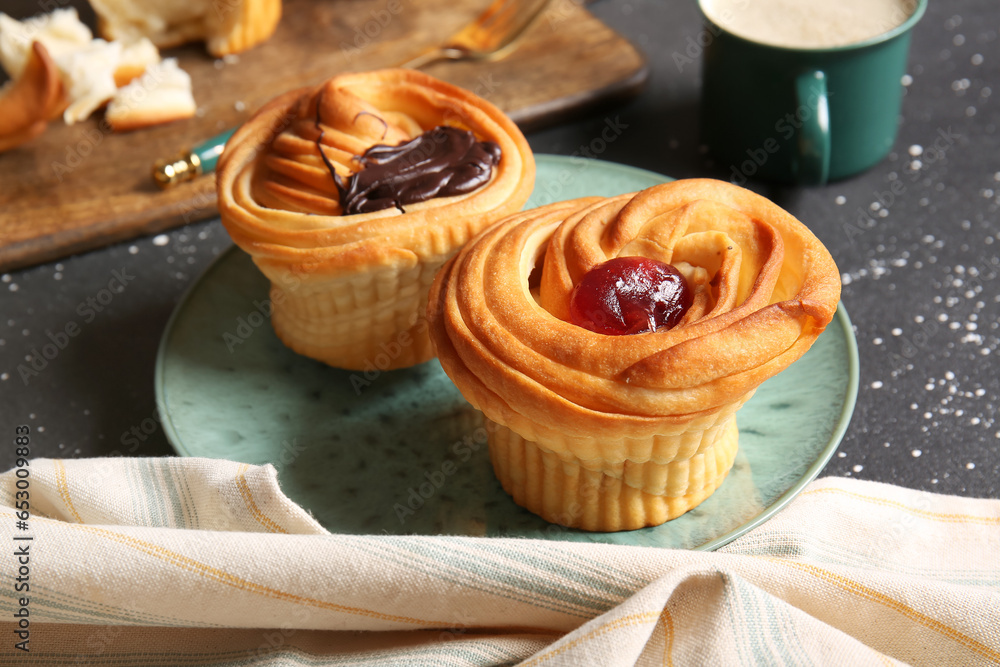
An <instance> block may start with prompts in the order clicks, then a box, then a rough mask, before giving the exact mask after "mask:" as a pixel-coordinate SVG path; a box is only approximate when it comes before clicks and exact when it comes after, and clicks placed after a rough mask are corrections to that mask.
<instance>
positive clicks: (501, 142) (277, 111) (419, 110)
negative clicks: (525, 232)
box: [216, 69, 535, 371]
mask: <svg viewBox="0 0 1000 667" xmlns="http://www.w3.org/2000/svg"><path fill="white" fill-rule="evenodd" d="M442 125H446V126H449V127H452V128H457V130H462V131H468V132H471V134H472V135H473V137H474V139H475V140H478V142H493V143H495V144H496V146H497V147H498V148H499V154H500V157H499V162H498V163H497V164H495V166H493V167H492V170H491V171H490V172H489V173H490V174H491V175H490V176H489V180H488V181H486V182H485V183H484V184H482V185H481V186H479V187H478V188H477V189H475V190H472V191H469V192H465V193H463V194H455V195H452V196H436V197H434V198H432V199H428V200H426V201H422V202H420V203H412V204H403V205H399V206H398V207H394V206H390V207H389V208H384V209H381V210H376V211H373V212H368V213H355V214H350V215H342V213H343V210H344V202H342V201H341V200H340V189H339V187H338V184H337V183H336V182H335V180H334V177H333V172H336V174H337V177H338V178H339V179H341V181H342V183H343V184H345V187H346V184H347V183H348V181H349V179H350V178H351V175H352V174H354V173H362V172H364V171H366V170H367V169H368V168H369V167H365V168H364V169H362V162H361V161H359V158H360V157H361V156H362V154H364V153H365V151H366V150H368V149H370V148H372V147H373V146H376V145H382V146H397V145H399V144H401V143H404V142H408V141H409V140H411V139H414V138H416V137H419V136H427V135H426V133H428V132H429V131H432V130H434V129H435V128H436V127H438V126H442ZM465 136H466V138H468V137H467V135H465ZM321 151H322V152H321ZM534 178H535V162H534V158H533V156H532V153H531V149H530V148H529V146H528V143H527V141H526V140H525V138H524V136H523V135H522V134H521V132H520V130H518V128H517V126H516V125H514V123H513V122H512V121H511V120H510V119H509V118H507V116H505V115H504V114H503V113H502V112H501V111H500V110H499V109H497V108H496V107H495V106H493V105H492V104H490V103H489V102H487V101H486V100H484V99H482V98H480V97H478V96H476V95H474V94H472V93H471V92H469V91H467V90H463V89H461V88H458V87H456V86H453V85H450V84H448V83H445V82H443V81H439V80H438V79H435V78H433V77H431V76H428V75H427V74H424V73H422V72H417V71H413V70H397V69H394V70H381V71H374V72H363V73H357V74H342V75H339V76H337V77H335V78H333V79H330V80H329V81H327V82H326V83H324V84H322V85H320V86H318V87H315V88H308V89H301V90H296V91H292V92H289V93H286V94H285V95H282V96H280V97H278V98H277V99H275V100H273V101H272V102H270V103H269V104H267V105H266V106H265V107H264V108H263V109H261V110H260V111H259V112H258V113H257V114H256V115H254V116H253V118H251V119H250V120H248V121H247V122H246V123H244V124H243V126H242V127H241V128H240V129H239V130H237V132H236V134H235V135H233V137H232V138H231V139H230V140H229V142H228V143H227V144H226V149H225V151H224V153H223V154H222V157H221V158H220V160H219V165H218V170H217V172H216V183H217V188H218V202H219V213H220V214H221V216H222V222H223V224H224V225H225V226H226V229H227V230H228V231H229V234H230V236H232V238H233V240H234V241H235V242H236V244H237V245H239V246H240V247H241V248H243V249H244V250H245V251H246V252H248V253H250V255H251V256H252V257H253V260H254V262H255V263H256V264H257V266H258V268H260V270H261V271H262V272H263V273H264V274H265V275H266V276H267V277H268V278H269V279H270V280H271V284H272V287H271V303H272V305H273V307H274V311H273V314H272V316H271V322H272V324H273V326H274V329H275V331H276V332H277V334H278V336H279V337H280V338H281V339H282V340H283V341H284V342H285V344H286V345H288V346H289V347H290V348H292V349H293V350H295V351H296V352H299V353H300V354H304V355H306V356H309V357H312V358H314V359H318V360H320V361H323V362H325V363H327V364H330V365H332V366H337V367H340V368H350V369H359V370H365V369H370V370H375V371H382V370H388V369H390V368H401V367H405V366H410V365H413V364H416V363H420V362H423V361H426V360H427V359H429V358H430V357H431V347H430V341H429V339H428V337H427V325H426V321H424V319H423V313H424V309H425V306H426V303H427V290H428V288H429V287H430V283H431V280H432V279H433V277H434V274H435V272H436V271H437V270H438V268H439V267H440V266H441V265H442V264H443V263H444V261H445V260H446V259H448V257H450V256H451V255H452V254H453V253H454V252H455V251H456V250H457V249H458V248H459V247H460V246H461V245H462V244H463V243H464V242H465V241H466V240H467V239H469V238H470V237H471V236H472V235H473V234H475V233H476V232H477V231H479V230H480V229H482V228H483V227H485V226H486V225H488V224H490V223H491V222H493V221H495V220H498V219H499V218H501V217H503V216H504V215H507V214H508V213H512V212H513V211H516V210H519V209H520V208H521V206H523V205H524V202H525V201H527V199H528V196H529V195H530V193H531V189H532V187H533V185H534Z"/></svg>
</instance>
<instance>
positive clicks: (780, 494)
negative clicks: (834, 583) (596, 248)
mask: <svg viewBox="0 0 1000 667" xmlns="http://www.w3.org/2000/svg"><path fill="white" fill-rule="evenodd" d="M537 159H538V180H537V184H536V186H535V195H533V197H532V200H531V201H530V202H529V204H528V205H529V206H535V205H540V204H543V203H548V202H551V201H555V200H558V199H568V198H572V197H578V196H582V195H606V196H607V195H614V194H620V193H622V192H629V191H632V190H638V189H641V188H645V187H648V186H651V185H655V184H657V183H661V182H663V181H665V180H668V179H665V178H664V177H663V176H660V175H658V174H653V173H650V172H647V171H642V170H639V169H634V168H631V167H624V166H620V165H616V164H611V163H607V162H598V161H589V160H582V159H570V158H563V157H553V156H545V155H541V156H537ZM267 294H268V282H267V280H266V279H265V278H264V277H263V276H262V275H261V274H260V273H259V272H258V271H257V269H256V268H255V267H254V266H253V264H252V263H251V261H250V259H249V257H248V256H247V255H246V254H244V253H243V252H241V251H239V250H238V249H235V248H233V249H231V250H229V251H227V252H225V253H224V254H223V255H222V256H221V257H219V259H218V260H216V262H215V263H214V264H213V265H212V266H210V267H209V268H208V270H207V271H206V272H205V274H204V275H203V276H202V277H201V279H200V280H198V282H197V283H195V285H194V286H193V287H192V288H191V290H190V291H189V292H188V294H187V295H186V297H185V298H184V299H183V300H182V301H181V303H180V305H178V307H177V310H176V311H175V312H174V314H173V317H172V318H171V320H170V322H169V323H168V325H167V330H166V332H165V333H164V335H163V340H162V341H161V344H160V351H159V356H158V358H157V365H156V395H157V401H158V405H159V409H160V414H161V416H162V419H163V426H164V429H165V431H166V434H167V437H168V438H169V440H170V442H171V443H172V444H173V446H174V448H175V449H176V450H177V451H178V452H179V453H180V454H183V455H186V456H206V457H212V458H226V459H231V460H236V461H243V462H246V463H255V464H260V463H273V464H274V465H275V466H276V467H277V468H278V473H279V474H278V480H279V482H280V483H281V487H282V490H283V491H284V492H285V493H286V494H287V495H288V496H289V497H290V498H291V499H292V500H294V501H296V502H298V503H300V504H301V505H302V506H304V507H306V508H307V509H309V510H310V511H311V512H312V513H313V515H314V516H315V517H316V518H317V519H318V520H319V522H320V523H322V524H323V525H324V526H326V527H327V528H328V529H329V530H331V531H333V532H339V533H355V534H386V533H388V534H458V535H486V536H518V537H534V538H543V539H557V540H573V541H593V542H607V543H614V544H638V545H647V546H661V547H674V548H685V549H714V548H717V547H719V546H721V545H723V544H725V543H726V542H728V541H729V540H732V539H733V538H735V537H736V536H738V535H740V534H742V533H744V532H746V531H747V530H750V529H751V528H752V527H754V526H755V525H757V524H759V523H761V522H762V521H764V520H766V519H767V518H768V517H770V516H771V515H772V514H774V513H775V512H776V511H778V510H779V509H780V508H781V507H782V506H784V505H785V504H786V503H787V502H788V501H789V500H791V499H792V498H793V497H794V496H795V495H796V494H797V493H798V492H799V491H801V490H802V488H803V487H804V486H805V485H806V484H807V483H808V482H809V481H810V480H812V479H813V478H814V477H815V476H816V475H817V474H818V473H819V471H820V470H821V469H822V468H823V466H824V465H825V464H826V462H827V461H828V460H829V458H830V456H832V454H833V452H834V451H835V450H836V448H837V445H838V444H839V442H840V439H841V437H842V436H843V434H844V430H845V429H846V428H847V423H848V421H849V420H850V417H851V412H852V411H853V409H854V401H855V397H856V396H857V389H858V356H857V344H856V342H855V339H854V334H853V332H852V330H851V324H850V321H849V320H848V317H847V313H846V312H845V311H844V309H843V306H841V308H840V310H839V311H838V313H837V317H836V319H835V320H834V322H833V323H832V324H831V325H830V326H829V327H828V328H827V330H826V331H825V332H824V333H823V335H822V336H820V338H819V340H817V341H816V344H815V345H813V347H812V349H810V350H809V352H808V353H807V354H806V355H805V356H803V357H802V358H801V359H800V360H799V361H797V362H796V363H795V364H793V365H792V366H791V367H790V368H788V369H787V370H785V371H784V372H783V373H781V374H780V375H778V376H776V377H774V378H771V379H770V380H768V381H767V382H765V383H764V384H763V385H762V386H761V387H760V389H759V390H758V391H757V393H756V395H755V396H754V397H753V399H751V400H750V401H749V402H748V403H747V404H746V405H745V406H744V407H743V409H742V410H741V411H740V412H739V416H738V421H739V425H740V453H739V455H738V457H737V459H736V464H735V466H734V467H733V470H732V472H730V474H729V478H728V479H727V480H726V481H725V483H724V484H723V485H722V487H721V488H720V489H719V490H718V491H716V492H715V494H714V495H712V497H711V498H709V499H708V500H707V501H705V502H704V503H702V504H701V505H700V506H699V507H697V508H696V509H694V510H692V511H691V512H688V513H687V514H685V515H684V516H682V517H680V518H678V519H675V520H674V521H670V522H668V523H666V524H664V525H662V526H658V527H655V528H644V529H642V530H635V531H628V532H621V533H607V534H605V533H586V532H582V531H576V530H569V529H565V528H562V527H559V526H553V525H551V524H548V523H546V522H545V521H542V520H541V519H539V518H538V517H536V516H535V515H533V514H531V513H529V512H527V511H526V510H523V509H521V508H520V507H518V506H517V505H515V504H514V502H513V501H512V500H511V499H510V497H509V496H507V494H506V493H504V491H503V489H502V488H501V487H500V484H499V482H497V480H496V478H495V477H494V476H493V471H492V469H491V467H490V462H489V456H488V452H487V448H486V445H485V431H484V429H483V428H482V426H481V424H482V422H481V418H480V416H479V414H478V413H477V412H476V411H475V410H474V409H473V408H472V407H471V406H470V405H469V404H468V403H466V402H465V400H464V399H463V398H462V396H461V394H459V392H458V390H457V389H456V388H455V386H454V385H453V384H452V383H451V381H450V380H449V379H448V377H447V376H446V375H445V374H444V372H443V371H442V370H441V367H440V365H439V364H438V363H437V361H436V360H435V361H430V362H428V363H426V364H423V365H421V366H417V367H415V368H411V369H407V370H401V371H392V372H388V373H383V374H381V375H379V376H378V377H374V378H371V377H370V379H371V384H369V385H364V384H363V383H362V382H360V381H359V378H362V379H363V375H360V374H357V373H352V372H350V371H343V370H337V369H333V368H330V367H328V366H325V365H323V364H320V363H318V362H315V361H312V360H310V359H307V358H305V357H300V356H298V355H296V354H294V353H292V352H291V351H290V350H288V349H287V348H285V347H284V345H282V344H281V342H280V341H279V340H278V339H277V338H276V337H275V335H274V333H273V331H272V330H271V326H270V323H269V322H268V321H267V317H266V313H262V312H261V310H260V309H259V308H258V306H257V305H255V302H256V303H262V302H263V301H264V300H265V299H266V298H267ZM352 376H353V377H352Z"/></svg>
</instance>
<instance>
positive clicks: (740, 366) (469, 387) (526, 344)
mask: <svg viewBox="0 0 1000 667" xmlns="http://www.w3.org/2000/svg"><path fill="white" fill-rule="evenodd" d="M632 256H640V257H647V258H651V259H654V260H659V261H662V262H666V263H668V264H672V265H673V266H675V267H676V268H677V269H678V270H679V271H681V273H682V274H683V275H684V276H685V279H686V282H687V284H688V287H689V288H690V289H692V290H693V297H694V298H693V304H692V305H691V306H690V308H689V309H688V310H687V312H686V313H685V315H684V317H683V319H682V320H681V321H680V322H679V323H678V324H677V325H676V326H675V327H673V328H671V329H669V330H662V329H661V330H658V331H655V332H650V333H640V334H634V335H607V334H601V333H596V332H593V331H590V330H588V329H585V328H583V327H581V326H577V325H576V324H573V323H572V322H571V313H570V308H569V301H570V298H571V295H572V293H573V290H574V287H575V286H576V285H577V284H578V283H579V282H580V280H581V279H582V277H583V276H584V275H585V274H586V273H587V272H588V271H589V270H590V269H591V268H593V267H594V266H597V265H599V264H603V263H604V262H606V261H607V260H609V259H611V258H614V257H632ZM539 274H540V275H539ZM839 298H840V274H839V272H838V270H837V267H836V265H835V264H834V262H833V259H832V258H831V257H830V253H829V252H828V251H827V250H826V248H825V247H824V246H823V244H822V243H821V242H820V241H819V240H818V239H817V238H816V237H815V236H814V235H813V234H812V233H811V232H810V231H809V230H808V229H807V228H806V227H805V225H803V224H802V223H801V222H799V221H798V220H796V219H795V218H794V217H792V216H791V215H790V214H788V213H787V212H785V211H784V210H782V209H781V208H779V207H778V206H776V205H775V204H773V203H771V202H770V201H768V200H767V199H765V198H763V197H761V196H759V195H757V194H755V193H753V192H750V191H749V190H744V189H743V188H740V187H737V186H735V185H732V184H730V183H724V182H721V181H713V180H707V179H692V180H683V181H675V182H673V183H667V184H664V185H659V186H655V187H652V188H649V189H647V190H644V191H642V192H640V193H637V194H635V195H622V196H619V197H613V198H609V199H603V198H588V199H579V200H574V201H570V202H561V203H557V204H552V205H550V206H546V207H542V208H538V209H534V210H531V211H526V212H523V213H518V214H515V215H512V216H510V217H508V218H507V219H505V220H503V221H501V222H499V223H497V224H495V225H493V226H491V227H490V228H489V229H487V230H485V231H484V232H483V233H482V234H480V235H479V236H478V237H477V238H476V239H474V240H473V241H471V242H470V243H468V244H467V245H466V246H465V247H464V248H463V249H462V250H461V251H460V252H459V254H458V255H457V256H456V257H455V258H454V259H453V260H452V261H450V262H449V263H448V264H446V265H445V267H444V268H443V269H442V270H441V272H440V273H439V274H438V277H437V279H436V280H435V282H434V285H433V287H432V288H431V292H430V297H429V305H428V317H429V319H430V322H431V338H432V340H433V342H434V348H435V351H436V353H437V355H438V358H439V360H440V362H441V365H442V367H443V368H444V370H445V372H446V373H447V374H448V376H449V377H450V378H451V379H452V380H453V381H454V382H455V384H456V385H457V386H458V388H459V389H460V390H461V392H462V394H463V395H464V396H465V397H466V399H468V400H469V402H471V403H472V404H473V405H474V406H476V407H477V408H479V409H480V410H482V412H483V413H484V414H485V416H486V417H487V418H488V419H489V420H491V421H492V422H493V423H494V425H495V426H494V428H492V429H491V435H490V456H491V459H492V461H493V465H494V470H495V471H496V473H497V476H498V478H499V479H500V481H501V483H502V484H503V487H504V489H506V490H507V492H508V493H510V494H511V495H512V496H513V498H514V500H515V501H516V502H517V503H518V504H520V505H522V506H524V507H526V508H527V509H529V510H531V511H532V512H535V513H536V514H539V515H540V516H542V517H543V518H545V519H546V520H548V521H551V522H554V523H560V524H562V525H566V526H572V527H578V528H583V529H586V530H595V531H616V530H631V529H636V528H641V527H643V526H651V525H657V524H660V523H663V522H664V521H667V520H669V519H672V518H674V517H676V516H679V515H680V514H682V513H684V512H686V511H688V510H689V509H691V508H692V507H694V506H696V505H697V504H698V503H700V502H702V501H703V500H704V499H705V498H707V497H708V496H709V495H710V494H711V493H712V492H713V491H714V490H715V489H716V488H717V487H718V486H719V485H720V484H721V483H722V481H723V479H724V478H725V476H726V474H727V473H728V471H729V469H730V467H731V466H732V463H733V460H734V457H735V454H736V447H737V441H738V431H737V428H736V420H735V413H736V410H737V409H738V408H739V407H740V406H741V405H743V403H744V402H745V401H747V400H748V399H749V398H750V397H751V396H752V394H753V393H754V391H755V390H756V388H757V387H758V386H759V385H760V383H761V382H763V381H764V380H766V379H767V378H769V377H771V376H772V375H775V374H776V373H778V372H780V371H781V370H783V369H784V368H786V367H787V366H788V365H789V364H791V363H792V362H793V361H795V360H796V359H798V358H799V357H800V356H801V355H802V354H804V353H805V352H806V350H808V349H809V347H810V345H812V343H813V341H815V340H816V337H817V336H818V335H819V334H820V333H821V332H822V331H823V329H824V327H825V326H826V325H827V324H828V323H829V322H830V321H831V319H832V318H833V316H834V313H835V311H836V308H837V303H838V300H839Z"/></svg>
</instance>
